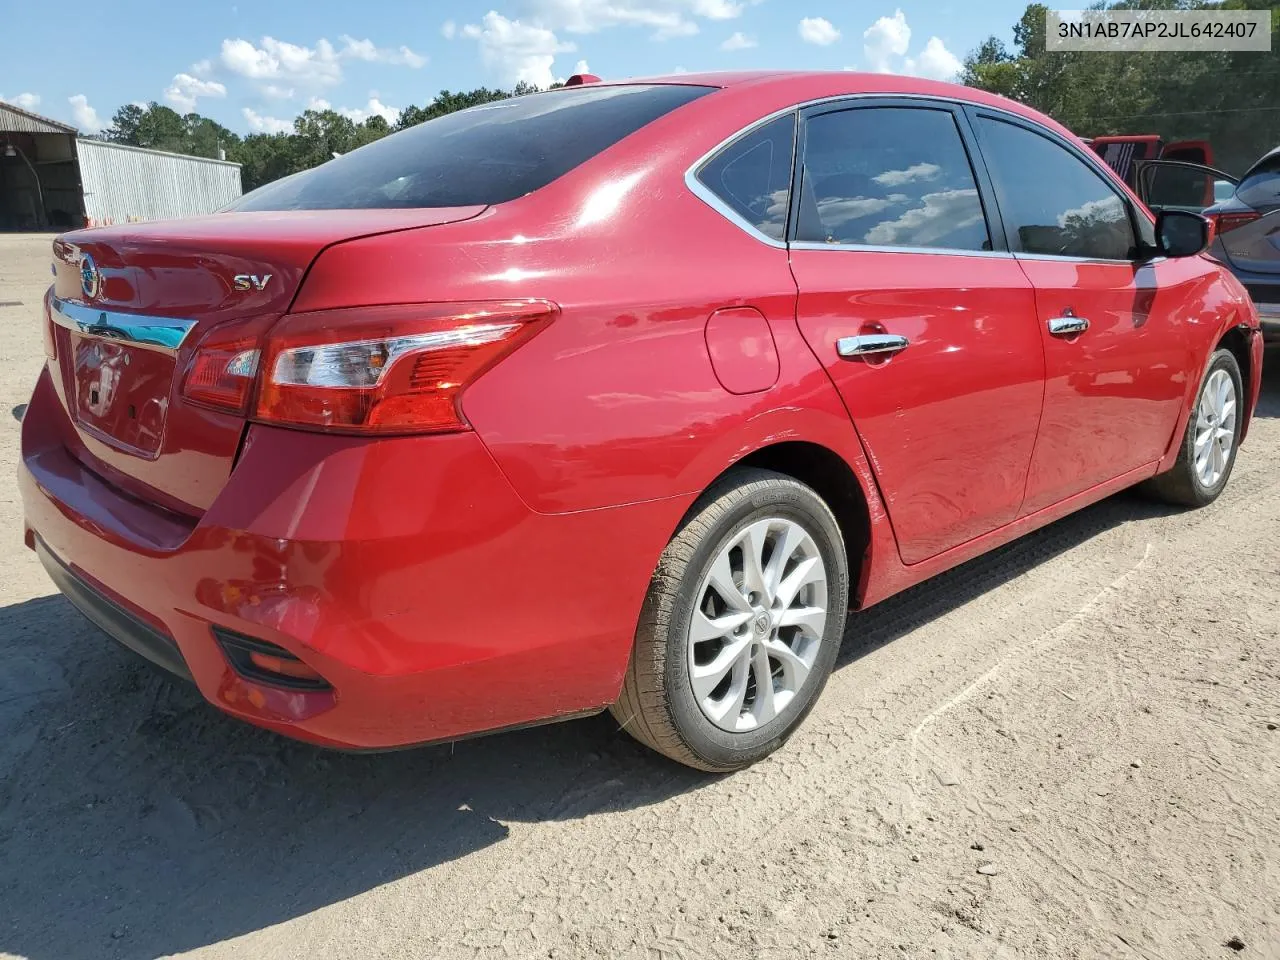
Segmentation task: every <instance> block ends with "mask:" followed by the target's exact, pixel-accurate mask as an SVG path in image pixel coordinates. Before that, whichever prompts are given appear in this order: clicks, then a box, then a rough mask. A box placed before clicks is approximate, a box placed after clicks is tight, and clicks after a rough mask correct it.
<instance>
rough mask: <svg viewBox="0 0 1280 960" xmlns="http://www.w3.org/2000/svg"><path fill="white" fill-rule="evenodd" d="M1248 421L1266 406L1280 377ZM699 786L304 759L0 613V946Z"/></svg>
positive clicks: (303, 749)
mask: <svg viewBox="0 0 1280 960" xmlns="http://www.w3.org/2000/svg"><path fill="white" fill-rule="evenodd" d="M1277 373H1280V368H1277ZM1259 413H1260V415H1261V416H1269V417H1276V416H1280V376H1277V375H1273V376H1271V377H1270V378H1269V383H1268V384H1267V386H1266V388H1265V390H1264V395H1263V402H1262V405H1261V407H1260V408H1259ZM1166 512H1167V508H1163V507H1160V506H1157V505H1153V504H1150V503H1147V502H1145V501H1143V500H1141V499H1139V498H1137V497H1136V496H1132V495H1122V496H1119V497H1114V498H1112V499H1110V500H1107V501H1104V502H1103V503H1100V504H1097V505H1096V506H1094V507H1091V508H1089V509H1087V510H1084V511H1082V512H1081V513H1078V514H1076V515H1074V516H1072V517H1068V518H1067V519H1065V520H1062V521H1059V522H1058V523H1056V524H1054V525H1052V526H1051V527H1048V528H1046V529H1045V530H1042V531H1039V532H1037V533H1035V534H1032V535H1030V536H1028V537H1025V538H1023V539H1022V540H1020V541H1018V542H1016V543H1014V544H1011V545H1009V546H1007V547H1005V548H1003V549H1001V550H998V551H995V552H994V553H992V554H989V555H987V556H985V557H982V558H979V559H977V560H975V561H972V562H970V563H968V564H965V565H964V566H963V567H960V568H958V569H956V570H954V571H951V572H950V573H947V574H944V575H942V576H941V577H939V578H936V579H935V580H933V581H931V582H929V583H927V584H924V585H922V586H919V587H916V588H913V589H912V590H909V591H907V592H905V593H903V594H901V595H899V596H897V597H894V598H892V599H890V600H888V601H886V602H884V603H882V604H880V605H879V606H877V607H875V608H873V609H872V610H870V611H867V612H865V613H860V614H856V615H854V616H853V617H852V618H851V620H850V624H849V632H848V635H847V639H846V643H845V649H844V651H843V652H842V655H841V661H840V663H841V665H842V666H848V665H849V664H851V663H853V662H854V661H856V660H857V659H859V658H860V657H862V656H864V655H866V654H867V653H868V652H870V651H871V650H874V649H875V648H877V647H879V646H882V645H883V644H885V643H888V642H890V641H891V640H894V639H895V638H897V637H899V636H902V635H904V634H906V633H908V632H910V631H911V630H913V629H915V628H916V627H917V626H919V625H920V624H922V623H925V622H927V621H929V620H930V619H932V618H934V617H937V616H939V615H942V614H944V613H946V612H947V611H949V610H951V609H954V608H956V607H958V606H960V605H961V604H963V603H965V602H967V601H968V600H970V599H972V598H974V597H976V596H978V595H980V594H982V593H985V592H986V591H989V590H992V589H995V588H996V587H998V586H1000V585H1001V584H1004V583H1006V582H1007V581H1009V580H1011V579H1013V578H1014V577H1017V576H1018V575H1019V574H1021V573H1022V572H1024V571H1026V570H1028V569H1030V568H1032V567H1034V566H1036V565H1037V564H1040V563H1043V562H1045V561H1046V560H1048V559H1050V558H1052V557H1054V556H1056V555H1058V554H1059V553H1061V552H1063V551H1065V550H1069V549H1071V548H1072V547H1074V546H1076V545H1078V544H1080V543H1083V542H1084V541H1086V540H1088V539H1089V538H1091V537H1094V536H1096V535H1097V534H1099V533H1101V532H1103V531H1105V530H1107V529H1109V528H1111V527H1114V526H1116V525H1119V524H1123V523H1129V522H1135V521H1142V520H1144V519H1148V518H1152V517H1156V516H1160V515H1163V514H1164V513H1166ZM707 781H708V778H707V777H706V776H704V775H701V774H697V773H694V772H692V771H688V770H685V769H683V768H681V767H677V766H675V765H674V764H670V763H667V762H666V761H664V760H662V759H660V758H658V757H656V756H653V755H651V754H649V753H648V752H646V751H645V750H643V749H642V748H640V747H639V746H637V745H635V744H634V743H632V742H631V741H630V740H629V739H628V738H627V737H625V736H624V735H622V734H619V733H618V732H617V731H616V729H615V725H614V724H613V723H612V721H611V720H610V719H609V717H608V716H607V715H604V716H600V717H595V718H592V719H589V720H583V721H577V722H573V723H567V724H560V725H556V726H548V727H541V728H537V729H532V730H526V731H522V732H518V733H510V734H504V735H499V736H493V737H488V738H483V739H478V740H472V741H466V742H462V743H459V744H456V745H453V746H450V745H444V746H437V747H428V748H422V749H418V750H412V751H406V752H403V753H392V754H381V755H362V756H357V755H347V754H338V753H332V752H326V751H322V750H317V749H314V748H311V747H308V746H305V745H302V744H297V743H293V742H291V741H288V740H285V739H282V738H279V737H276V736H274V735H271V734H267V733H264V732H261V731H258V730H255V729H253V728H250V727H248V726H246V725H243V724H240V723H238V722H236V721H234V720H231V719H229V718H226V717H224V716H222V715H221V714H219V713H217V712H216V711H214V710H213V709H212V708H211V707H208V706H207V705H205V704H204V702H203V701H202V700H201V699H200V698H199V697H198V696H197V695H196V694H195V693H194V691H192V690H191V689H189V688H187V687H185V686H182V685H180V684H178V683H176V682H171V681H170V680H168V679H166V678H164V677H162V676H160V675H158V674H156V673H154V672H153V671H151V670H150V669H148V668H147V667H145V666H142V665H140V664H139V663H138V662H136V661H135V660H134V659H133V658H132V656H131V655H130V654H127V653H125V652H123V651H120V650H117V649H116V648H115V647H114V646H113V645H111V644H110V642H109V641H107V640H106V639H105V638H104V637H102V636H101V635H100V634H98V633H96V631H94V630H93V628H91V627H89V626H88V625H87V624H86V623H85V622H84V621H83V620H82V619H81V618H80V617H79V615H78V614H77V613H76V612H75V611H74V610H72V609H71V607H70V606H69V605H68V604H67V603H66V602H65V601H63V600H62V599H61V598H59V597H45V598H42V599H38V600H31V601H28V602H26V603H21V604H16V605H13V606H10V607H8V608H5V609H3V610H0V864H3V869H2V870H0V953H11V954H16V955H18V956H21V957H26V958H30V960H81V958H85V960H88V958H102V957H114V958H127V960H135V958H137V960H141V958H150V957H155V956H158V955H165V954H170V953H176V952H181V951H184V950H189V949H193V948H196V947H200V946H203V945H206V944H211V943H217V942H220V941H223V940H226V939H229V938H232V937H235V936H239V935H242V934H245V933H248V932H251V931H254V930H258V929H261V928H264V927H268V926H271V925H274V924H278V923H282V922H284V921H287V920H290V919H292V918H295V917H299V916H302V915H304V914H307V913H309V912H311V911H314V910H317V909H319V908H321V907H324V906H326V905H329V904H333V903H336V902H339V901H342V900H346V899H348V898H350V897H353V896H355V895H358V894H360V893H364V892H365V891H368V890H371V889H373V888H375V887H377V886H379V885H382V884H385V883H387V882H390V881H394V880H396V879H398V878H400V877H404V876H407V875H410V874H414V873H418V872H420V871H423V870H426V869H428V868H430V867H432V866H435V865H437V864H441V863H444V862H447V861H450V860H454V859H456V858H458V857H462V856H464V855H466V854H468V853H472V852H475V851H478V850H482V849H484V848H486V847H488V846H490V845H492V844H496V843H500V842H501V841H502V840H504V839H505V838H506V837H507V835H508V828H507V827H506V826H505V825H504V824H505V823H506V822H509V821H517V822H533V821H546V820H567V819H576V818H581V817H587V816H591V815H593V814H597V813H601V812H604V811H609V810H614V809H619V808H632V807H638V806H644V805H647V804H652V803H656V802H660V801H662V800H664V799H667V798H669V797H672V796H674V795H676V794H679V793H682V792H685V791H688V790H693V789H696V788H698V787H699V786H700V785H702V784H704V783H706V782H707ZM423 907H424V909H430V907H429V905H428V904H424V905H423Z"/></svg>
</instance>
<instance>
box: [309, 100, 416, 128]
mask: <svg viewBox="0 0 1280 960" xmlns="http://www.w3.org/2000/svg"><path fill="white" fill-rule="evenodd" d="M326 109H327V107H326ZM338 112H339V113H340V114H342V115H343V116H344V117H347V118H348V119H350V120H353V121H355V122H356V123H364V122H365V121H366V120H368V119H369V118H370V117H372V116H379V117H381V118H382V119H383V120H385V121H387V123H395V122H396V120H397V119H399V117H400V111H399V109H398V108H396V107H388V106H387V105H386V104H385V103H383V102H382V101H381V100H379V99H378V98H377V97H370V98H369V102H368V103H367V104H365V105H364V107H339V108H338Z"/></svg>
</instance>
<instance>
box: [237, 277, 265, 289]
mask: <svg viewBox="0 0 1280 960" xmlns="http://www.w3.org/2000/svg"><path fill="white" fill-rule="evenodd" d="M270 279H271V274H269V273H266V274H263V275H262V276H258V275H257V274H256V273H241V274H239V275H237V276H236V278H235V286H236V289H237V290H259V291H261V290H265V289H266V288H267V281H268V280H270Z"/></svg>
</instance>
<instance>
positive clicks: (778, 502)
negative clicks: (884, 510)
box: [610, 468, 849, 773]
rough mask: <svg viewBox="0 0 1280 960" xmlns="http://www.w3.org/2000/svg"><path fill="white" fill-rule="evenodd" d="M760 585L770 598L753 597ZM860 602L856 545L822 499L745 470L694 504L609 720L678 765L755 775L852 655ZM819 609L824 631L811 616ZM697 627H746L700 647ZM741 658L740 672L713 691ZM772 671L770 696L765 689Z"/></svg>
mask: <svg viewBox="0 0 1280 960" xmlns="http://www.w3.org/2000/svg"><path fill="white" fill-rule="evenodd" d="M806 537H807V539H806ZM752 544H759V545H761V547H760V549H759V550H757V551H754V553H755V555H757V556H759V557H761V558H763V562H761V563H759V565H758V566H757V567H754V568H752V569H753V570H759V571H760V574H759V576H754V574H753V573H752V572H749V571H748V569H747V559H746V558H747V551H748V549H750V548H751V545H752ZM780 544H783V545H785V546H783V547H780V546H779V545H780ZM779 549H785V551H786V557H785V558H784V562H783V564H782V569H781V570H779V569H778V568H777V567H776V566H775V563H774V562H773V561H775V556H774V555H775V554H777V552H778V550H779ZM735 551H736V552H735ZM735 557H736V566H735V559H734V558H735ZM722 558H723V560H724V563H726V564H727V565H728V571H729V574H731V575H732V578H733V580H732V583H730V584H729V585H728V587H727V588H724V589H723V591H721V590H718V589H717V586H716V585H717V584H720V585H721V586H722V587H723V586H724V577H723V576H717V577H714V578H713V576H712V573H713V570H712V568H713V566H714V567H715V569H716V571H717V574H724V573H725V567H724V566H723V565H719V564H717V561H720V560H721V559H722ZM815 558H816V560H817V561H818V562H814V560H815ZM779 580H780V581H781V584H779V583H778V581H779ZM819 580H821V584H819ZM713 581H714V582H713ZM802 581H805V582H804V585H803V586H801V587H799V592H797V593H794V599H790V598H789V597H788V593H790V592H791V591H792V590H793V588H794V586H795V585H796V584H798V583H801V582H802ZM753 583H754V584H756V585H758V586H760V588H761V590H760V591H759V592H757V591H752V590H750V589H749V586H750V585H751V584H753ZM775 588H776V589H775ZM733 589H737V590H738V594H737V600H734V598H733V596H732V590H733ZM747 594H749V596H747ZM848 597H849V565H848V559H847V556H846V554H845V546H844V540H843V538H842V537H841V535H840V528H839V526H838V525H837V523H836V519H835V517H834V516H833V515H832V513H831V510H830V508H829V507H828V506H827V504H826V503H825V502H824V501H823V500H822V498H821V497H819V496H818V494H817V493H815V492H814V491H813V490H812V489H811V488H809V487H807V486H805V485H804V484H803V483H800V482H798V481H797V480H794V479H792V478H791V477H787V476H784V475H782V474H779V473H774V472H772V471H767V470H758V469H746V468H743V469H738V470H735V471H733V472H731V473H729V474H727V475H726V476H725V477H724V478H722V479H721V480H720V481H718V482H717V483H716V484H715V485H714V486H712V487H711V489H709V490H708V491H707V492H706V493H705V494H703V496H702V497H701V498H700V499H699V500H698V502H697V503H695V504H694V506H693V508H692V509H691V510H690V512H689V514H688V515H687V516H686V518H685V520H684V522H683V523H682V525H681V526H680V529H679V530H678V531H677V532H676V534H675V536H674V537H673V538H672V539H671V542H670V543H669V544H668V545H667V548H666V549H665V550H664V551H663V553H662V557H661V559H660V560H659V561H658V567H657V570H656V571H655V572H654V575H653V580H652V581H651V583H650V585H649V592H648V595H647V596H646V598H645V602H644V607H643V609H642V611H641V614H640V622H639V625H638V627H637V630H636V638H635V646H634V648H633V650H632V654H631V660H630V663H629V664H628V666H627V673H626V676H625V678H624V680H623V685H622V693H621V696H620V697H619V699H618V702H617V703H616V704H614V705H613V706H612V707H611V708H610V710H611V712H612V713H613V716H614V718H615V719H616V720H617V721H618V723H619V725H620V726H621V727H622V728H623V729H624V730H626V731H627V732H628V733H629V734H631V736H633V737H635V738H636V739H637V740H639V741H640V742H641V743H643V744H644V745H645V746H647V747H651V748H652V749H654V750H656V751H658V752H659V753H661V754H664V755H665V756H667V757H670V758H671V759H672V760H675V761H677V762H679V763H683V764H685V765H687V766H690V767H694V768H695V769H698V770H706V771H711V772H716V773H724V772H728V771H731V770H738V769H741V768H743V767H746V766H749V765H750V764H752V763H755V762H756V761H757V760H760V759H762V758H763V757H766V756H768V755H769V754H770V753H772V752H773V751H774V750H776V749H778V747H780V746H782V744H784V743H785V742H786V741H787V738H788V737H789V736H790V735H791V734H792V733H793V732H794V731H795V730H796V728H797V727H798V726H799V725H800V724H801V723H802V722H803V720H804V718H805V717H806V716H807V715H808V713H809V710H810V709H812V707H813V705H814V703H815V702H816V701H817V699H818V695H819V694H820V693H821V692H822V688H823V687H824V686H825V685H826V682H827V678H828V677H829V676H830V674H831V670H832V667H833V666H834V665H835V660H836V654H837V653H838V652H839V649H840V639H841V636H842V635H843V633H844V623H845V615H846V612H847V609H848ZM726 598H728V599H727V600H726ZM738 601H741V603H738ZM734 604H738V605H737V606H736V607H735V606H734ZM819 607H822V608H823V610H824V611H825V616H824V617H823V618H822V619H821V621H820V622H819V620H818V618H817V616H816V614H813V613H812V611H814V610H816V609H818V608H819ZM801 610H804V611H805V613H804V614H803V615H801V613H800V611H801ZM788 611H789V613H788ZM762 616H763V618H764V621H763V622H762V619H761V618H762ZM695 617H696V618H698V619H697V621H696V625H697V626H698V628H699V631H700V632H699V636H704V635H705V634H706V633H707V631H708V630H712V631H714V630H719V629H720V628H721V625H724V624H729V623H734V624H737V621H738V620H739V619H741V618H743V617H746V618H747V619H746V620H744V621H743V622H742V623H741V624H737V625H736V626H734V627H733V628H732V629H731V630H726V631H722V632H723V633H724V635H723V636H716V637H715V638H713V639H705V640H700V641H699V642H697V643H694V642H693V640H692V637H691V627H692V626H694V625H695ZM713 621H714V622H713ZM799 621H803V623H802V624H800V625H797V623H798V622H799ZM766 622H767V625H766ZM744 631H745V632H744ZM779 644H785V646H786V651H790V652H786V651H783V650H782V648H781V647H780V646H778V645H779ZM739 650H741V651H744V652H742V653H736V652H735V651H739ZM774 654H781V655H780V656H774ZM729 658H731V659H732V662H733V664H734V666H732V667H731V668H729V670H728V672H727V673H725V674H724V679H723V680H721V681H720V685H718V686H715V687H714V688H713V689H711V688H710V684H711V683H712V679H713V677H714V675H715V674H716V670H717V669H718V665H719V664H721V663H724V662H728V659H729ZM784 660H785V662H784ZM744 662H745V663H746V666H745V667H744V666H743V665H742V664H743V663H744ZM806 666H807V672H805V667H806ZM766 667H767V671H768V675H769V681H768V682H769V686H768V688H767V692H766V688H765V687H764V686H763V685H761V684H759V683H758V682H757V680H756V678H757V677H758V676H760V675H763V673H764V670H765V669H766ZM744 671H745V673H744ZM695 674H696V679H695ZM744 677H745V679H744ZM695 682H696V683H698V684H699V685H700V689H701V691H702V694H703V695H702V696H700V695H698V694H696V693H695V689H694V684H695ZM726 683H727V684H728V686H727V687H726V686H724V684H726ZM717 691H719V694H718V695H717ZM739 693H741V698H740V705H739V706H738V707H737V708H736V709H737V712H736V713H735V712H734V710H735V708H734V706H733V704H734V701H735V699H738V695H739ZM722 710H723V711H724V713H723V716H722V717H721V719H720V720H719V721H716V720H713V719H712V718H713V716H717V715H719V714H720V712H721V711H722ZM770 711H776V712H774V713H772V714H771V713H770ZM760 718H764V719H760ZM753 724H754V726H752V725H753ZM731 728H732V729H731Z"/></svg>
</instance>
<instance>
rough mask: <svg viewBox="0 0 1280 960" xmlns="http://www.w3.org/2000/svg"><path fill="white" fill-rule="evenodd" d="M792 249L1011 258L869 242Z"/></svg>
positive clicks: (796, 244)
mask: <svg viewBox="0 0 1280 960" xmlns="http://www.w3.org/2000/svg"><path fill="white" fill-rule="evenodd" d="M791 249H792V250H860V251H862V252H863V253H929V254H934V255H936V256H942V257H997V258H1000V259H1004V260H1011V259H1013V254H1012V253H1010V252H1009V251H1008V250H955V249H952V248H951V247H907V246H902V247H893V246H880V245H876V244H870V243H821V242H819V241H817V240H793V241H792V243H791Z"/></svg>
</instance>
